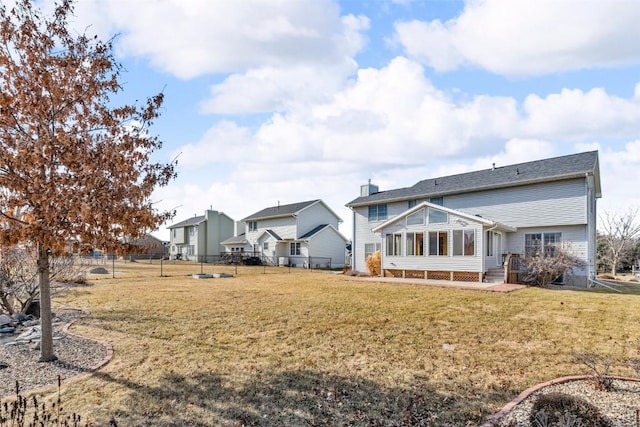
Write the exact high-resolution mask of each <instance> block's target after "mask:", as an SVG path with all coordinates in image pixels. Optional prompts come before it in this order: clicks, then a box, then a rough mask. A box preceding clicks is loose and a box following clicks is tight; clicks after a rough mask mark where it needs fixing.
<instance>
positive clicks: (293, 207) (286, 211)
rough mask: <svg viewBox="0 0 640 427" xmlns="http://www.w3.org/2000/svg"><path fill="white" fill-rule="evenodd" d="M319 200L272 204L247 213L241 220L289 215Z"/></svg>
mask: <svg viewBox="0 0 640 427" xmlns="http://www.w3.org/2000/svg"><path fill="white" fill-rule="evenodd" d="M319 201H320V199H316V200H309V201H308V202H298V203H291V204H289V205H279V206H272V207H270V208H266V209H263V210H261V211H259V212H256V213H254V214H253V215H249V216H248V217H246V218H244V219H243V220H242V221H255V220H258V219H266V218H276V217H281V216H291V215H293V214H295V213H296V212H299V211H301V210H302V209H304V208H306V207H307V206H311V205H312V204H314V203H317V202H319Z"/></svg>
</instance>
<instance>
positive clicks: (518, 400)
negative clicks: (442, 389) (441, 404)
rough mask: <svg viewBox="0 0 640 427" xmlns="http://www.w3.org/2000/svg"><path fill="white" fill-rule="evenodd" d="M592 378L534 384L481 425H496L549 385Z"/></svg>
mask: <svg viewBox="0 0 640 427" xmlns="http://www.w3.org/2000/svg"><path fill="white" fill-rule="evenodd" d="M592 378H593V375H571V376H567V377H560V378H555V379H553V380H550V381H545V382H543V383H540V384H536V385H534V386H532V387H529V388H528V389H526V390H525V391H523V392H522V393H520V394H519V395H518V396H517V397H516V398H515V399H513V400H512V401H511V402H509V403H507V404H506V405H504V406H503V407H502V409H501V410H500V411H498V412H497V413H495V414H494V415H493V416H492V417H491V418H489V420H488V421H487V422H485V423H484V424H482V425H480V427H495V426H496V425H497V424H496V423H497V422H498V421H500V419H501V418H502V417H504V416H505V415H507V414H508V413H509V412H510V411H511V410H512V409H513V408H515V407H516V406H517V405H518V404H520V403H521V402H522V401H523V400H525V399H526V398H527V397H529V396H530V395H531V394H533V393H535V392H537V391H540V390H541V389H543V388H545V387H549V386H552V385H555V384H563V383H568V382H571V381H580V380H590V379H592ZM609 378H612V379H615V380H621V381H634V382H640V379H638V378H628V377H616V376H609Z"/></svg>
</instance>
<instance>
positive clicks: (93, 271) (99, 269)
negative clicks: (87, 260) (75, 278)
mask: <svg viewBox="0 0 640 427" xmlns="http://www.w3.org/2000/svg"><path fill="white" fill-rule="evenodd" d="M89 273H91V274H109V270H107V269H106V268H104V267H96V268H92V269H91V271H89Z"/></svg>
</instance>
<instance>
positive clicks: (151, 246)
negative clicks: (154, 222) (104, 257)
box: [127, 234, 169, 259]
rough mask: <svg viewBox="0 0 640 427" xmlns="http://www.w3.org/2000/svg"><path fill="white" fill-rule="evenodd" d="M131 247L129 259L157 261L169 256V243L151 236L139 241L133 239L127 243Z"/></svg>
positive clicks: (148, 235)
mask: <svg viewBox="0 0 640 427" xmlns="http://www.w3.org/2000/svg"><path fill="white" fill-rule="evenodd" d="M129 244H130V245H131V250H130V251H129V252H130V254H129V255H128V256H127V258H129V259H149V258H154V259H159V258H164V257H165V256H167V255H169V247H168V246H169V242H165V241H162V240H160V239H158V238H157V237H155V236H152V235H151V234H147V235H146V236H144V237H142V238H140V239H133V240H131V241H130V242H129Z"/></svg>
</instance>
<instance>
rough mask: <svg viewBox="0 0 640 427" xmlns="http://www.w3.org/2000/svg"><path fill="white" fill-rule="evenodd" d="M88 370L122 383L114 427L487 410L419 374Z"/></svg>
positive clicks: (327, 420) (377, 421) (447, 421)
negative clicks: (237, 376) (124, 394)
mask: <svg viewBox="0 0 640 427" xmlns="http://www.w3.org/2000/svg"><path fill="white" fill-rule="evenodd" d="M94 375H95V376H97V377H98V378H101V379H102V380H105V381H108V382H116V383H119V384H121V385H124V386H126V387H127V388H129V390H130V393H129V397H128V400H127V404H126V406H127V408H126V409H125V410H122V411H119V412H118V413H117V414H109V415H108V416H113V418H114V419H115V421H116V422H117V425H118V426H120V427H122V426H130V425H137V426H143V425H149V426H151V425H153V426H187V425H188V426H342V425H345V426H347V425H348V426H434V425H439V426H453V425H460V424H459V423H458V422H456V421H455V418H456V417H462V418H465V417H466V416H469V415H471V414H470V413H467V414H466V415H465V412H471V413H475V414H476V416H475V417H474V416H472V418H477V419H476V420H474V422H476V421H481V418H483V417H486V415H487V414H486V408H485V409H482V404H481V403H480V402H477V403H475V404H474V403H473V402H470V400H471V399H455V398H452V397H451V396H446V395H443V394H441V393H439V392H437V391H436V390H435V389H434V388H433V386H431V385H430V384H429V382H428V380H426V379H420V380H417V381H416V382H415V383H414V384H413V385H412V386H411V387H385V386H381V385H380V384H378V383H376V382H373V381H369V380H366V379H361V378H357V377H355V376H354V377H344V376H337V375H329V374H326V373H323V372H318V371H313V370H300V371H283V372H277V373H274V374H266V375H265V374H255V375H253V376H252V377H251V378H250V379H249V380H247V381H246V382H245V383H244V384H241V385H240V386H237V387H231V386H229V385H228V384H227V381H226V380H225V378H224V377H223V376H220V375H218V374H216V373H208V374H194V375H193V376H183V375H178V374H166V375H165V376H163V377H162V378H161V380H160V383H159V385H157V386H153V387H151V386H148V385H142V384H137V383H134V382H131V381H128V380H125V379H121V378H115V377H113V376H111V375H109V374H105V373H100V372H97V373H96V374H94ZM469 405H470V406H469ZM456 411H457V414H455V413H456ZM461 412H462V413H461ZM463 424H464V423H463ZM471 425H473V424H471Z"/></svg>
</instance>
